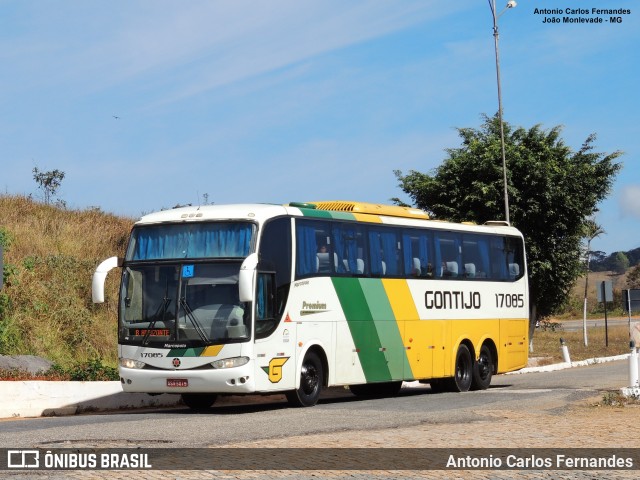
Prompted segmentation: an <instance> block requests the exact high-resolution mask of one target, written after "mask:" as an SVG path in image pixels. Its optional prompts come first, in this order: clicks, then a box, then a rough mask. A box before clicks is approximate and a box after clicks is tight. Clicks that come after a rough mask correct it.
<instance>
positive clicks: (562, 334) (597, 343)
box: [529, 326, 629, 364]
mask: <svg viewBox="0 0 640 480" xmlns="http://www.w3.org/2000/svg"><path fill="white" fill-rule="evenodd" d="M608 333H609V346H606V345H605V344H606V341H605V329H604V327H591V328H589V329H588V330H587V338H588V340H589V342H588V343H589V345H588V346H586V347H585V345H584V338H583V333H582V330H580V331H576V332H573V331H572V332H567V331H563V330H562V327H559V328H556V330H555V331H552V330H551V329H547V330H540V329H537V330H536V332H535V334H534V335H533V352H529V357H542V359H545V360H542V361H541V363H539V364H544V363H547V364H551V363H559V362H563V361H564V359H563V356H562V350H561V349H560V339H561V338H562V339H563V340H564V342H565V344H566V345H567V347H568V348H569V355H570V357H571V361H572V362H576V361H580V360H587V359H590V358H600V357H612V356H615V355H622V354H625V353H629V329H628V327H625V326H615V327H609V329H608Z"/></svg>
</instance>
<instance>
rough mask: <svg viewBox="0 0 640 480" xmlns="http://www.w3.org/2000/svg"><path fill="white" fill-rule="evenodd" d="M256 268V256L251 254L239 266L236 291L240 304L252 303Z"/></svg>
mask: <svg viewBox="0 0 640 480" xmlns="http://www.w3.org/2000/svg"><path fill="white" fill-rule="evenodd" d="M257 267H258V254H257V253H252V254H251V255H249V256H248V257H247V258H245V259H244V262H242V265H240V274H239V275H238V289H239V294H240V301H241V302H253V296H254V288H253V282H254V278H255V272H256V268H257Z"/></svg>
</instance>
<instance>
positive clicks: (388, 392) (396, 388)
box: [349, 381, 402, 398]
mask: <svg viewBox="0 0 640 480" xmlns="http://www.w3.org/2000/svg"><path fill="white" fill-rule="evenodd" d="M400 388H402V382H401V381H398V382H384V383H367V384H364V385H349V390H351V393H353V394H354V395H355V396H356V397H362V398H384V397H395V396H396V395H397V394H398V393H399V392H400Z"/></svg>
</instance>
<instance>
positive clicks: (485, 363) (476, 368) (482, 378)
mask: <svg viewBox="0 0 640 480" xmlns="http://www.w3.org/2000/svg"><path fill="white" fill-rule="evenodd" d="M493 369H494V364H493V355H492V354H491V349H490V348H489V347H487V346H486V345H483V346H482V348H480V356H479V357H478V361H476V362H474V364H473V380H472V382H471V390H486V389H487V388H489V385H491V377H492V376H493Z"/></svg>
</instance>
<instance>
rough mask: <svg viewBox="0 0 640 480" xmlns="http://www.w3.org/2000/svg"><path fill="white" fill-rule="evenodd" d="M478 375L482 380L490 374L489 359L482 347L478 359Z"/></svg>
mask: <svg viewBox="0 0 640 480" xmlns="http://www.w3.org/2000/svg"><path fill="white" fill-rule="evenodd" d="M478 375H479V376H480V378H481V379H483V380H486V379H487V378H488V377H489V375H491V359H490V358H489V354H488V353H487V352H486V351H485V350H484V349H483V350H482V351H481V352H480V358H479V359H478Z"/></svg>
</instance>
